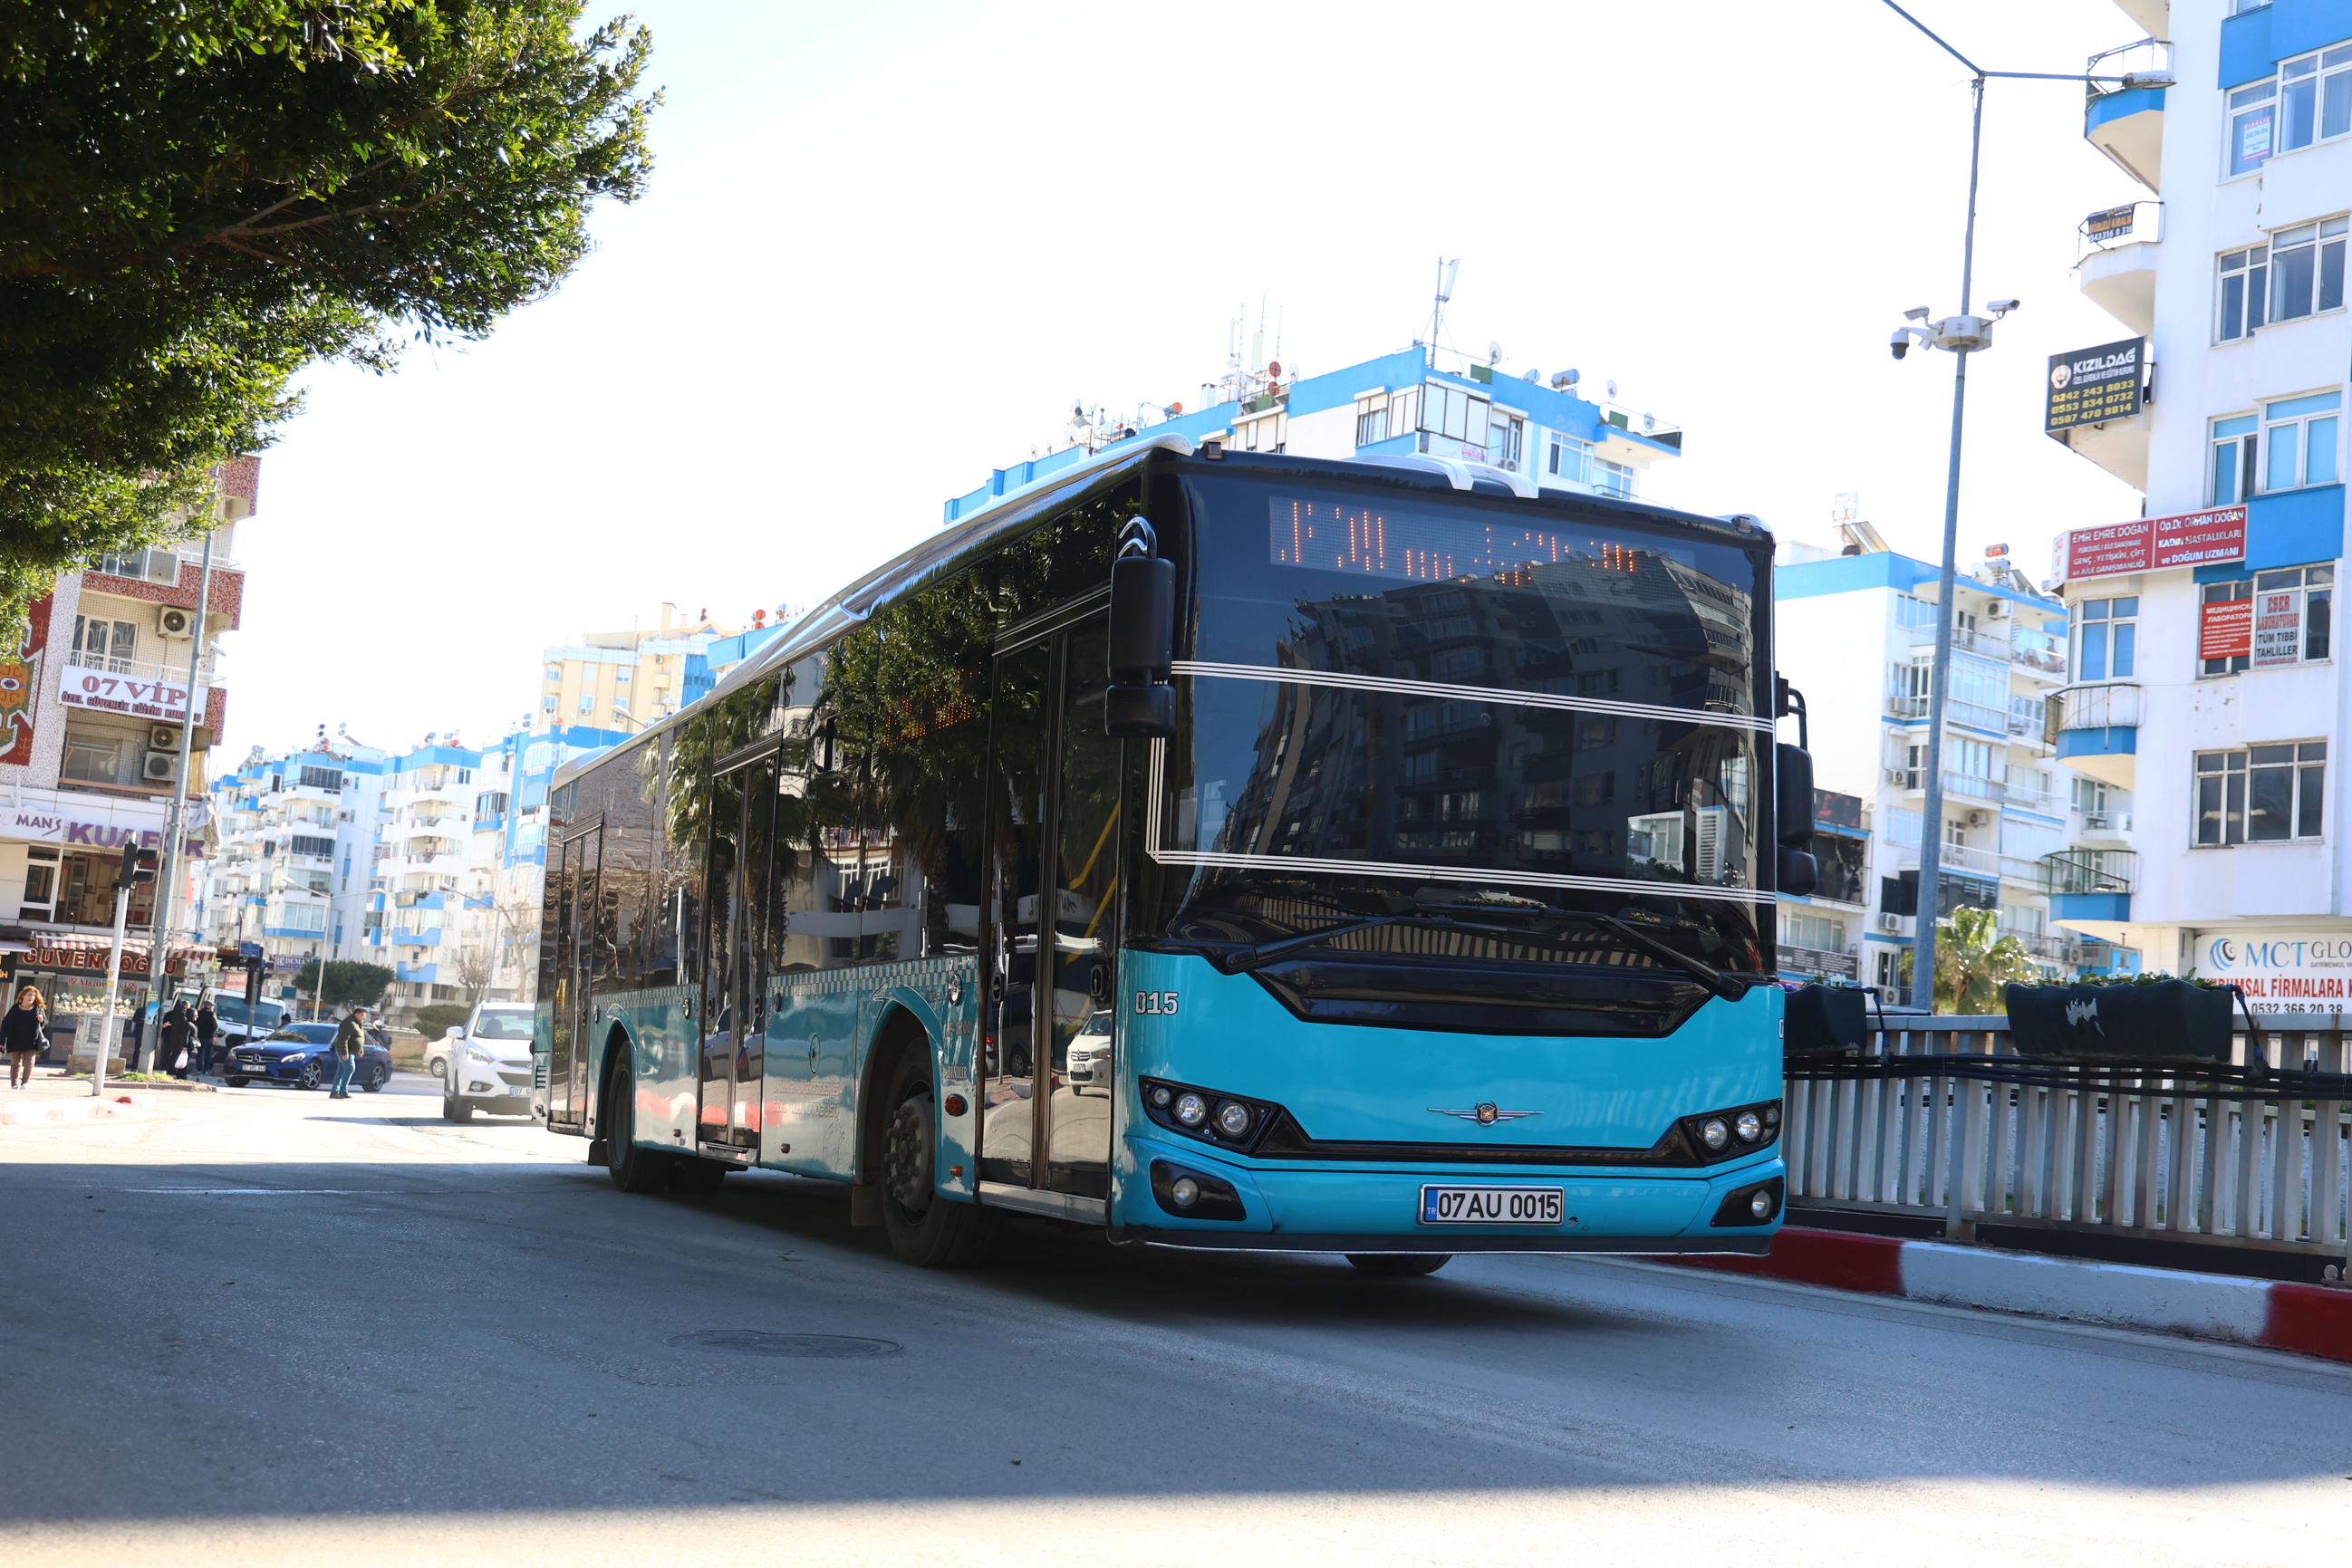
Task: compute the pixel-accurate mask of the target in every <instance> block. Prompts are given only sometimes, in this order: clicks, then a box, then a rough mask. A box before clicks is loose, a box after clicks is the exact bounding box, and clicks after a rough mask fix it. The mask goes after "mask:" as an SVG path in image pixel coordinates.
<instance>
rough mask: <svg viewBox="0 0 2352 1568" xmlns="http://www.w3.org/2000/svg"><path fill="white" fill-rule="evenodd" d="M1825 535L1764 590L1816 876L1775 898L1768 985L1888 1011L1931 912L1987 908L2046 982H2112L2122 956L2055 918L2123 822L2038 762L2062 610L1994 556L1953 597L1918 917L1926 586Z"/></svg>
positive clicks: (2117, 849)
mask: <svg viewBox="0 0 2352 1568" xmlns="http://www.w3.org/2000/svg"><path fill="white" fill-rule="evenodd" d="M1839 531H1840V535H1841V538H1840V542H1839V544H1838V545H1837V546H1836V547H1835V548H1830V547H1824V546H1817V545H1809V544H1803V543H1799V542H1795V541H1789V540H1784V541H1783V542H1782V543H1781V545H1780V549H1779V554H1778V559H1777V560H1776V562H1775V570H1774V573H1773V579H1774V588H1773V597H1774V601H1775V603H1776V605H1777V607H1778V615H1777V634H1778V638H1779V646H1778V648H1777V650H1776V656H1777V658H1778V661H1779V664H1780V673H1781V674H1783V675H1785V676H1786V677H1787V678H1788V681H1789V684H1790V685H1792V686H1794V687H1796V688H1797V689H1798V690H1800V691H1801V692H1802V693H1803V694H1804V696H1805V700H1806V707H1807V710H1808V713H1809V721H1810V730H1811V734H1810V737H1809V738H1810V740H1811V748H1812V755H1813V781H1814V785H1815V787H1816V810H1815V817H1816V821H1815V826H1814V840H1813V853H1814V858H1815V859H1816V861H1817V862H1819V864H1820V866H1821V872H1822V877H1821V885H1820V886H1819V887H1818V888H1817V889H1816V891H1815V892H1814V893H1813V894H1812V896H1811V897H1810V898H1795V897H1791V896H1790V895H1788V894H1781V895H1780V964H1781V967H1782V969H1783V970H1784V971H1786V972H1791V973H1796V974H1810V975H1816V976H1821V977H1826V978H1843V979H1858V980H1860V981H1861V982H1862V983H1864V984H1865V985H1869V986H1872V987H1874V988H1877V989H1878V990H1879V992H1880V994H1881V996H1882V998H1884V999H1885V1000H1886V1001H1889V1002H1897V1001H1902V1000H1906V999H1907V997H1908V986H1907V983H1906V981H1905V980H1904V979H1903V977H1902V975H1903V964H1904V955H1905V954H1906V952H1908V951H1909V949H1910V947H1911V945H1912V941H1913V939H1914V937H1915V936H1916V932H1917V923H1918V916H1919V915H1920V914H1921V912H1922V909H1923V904H1925V903H1932V904H1933V906H1934V908H1935V910H1936V911H1937V914H1938V915H1940V916H1948V915H1950V914H1951V913H1952V912H1953V911H1954V910H1956V909H1960V908H1974V909H1987V910H1994V911H1997V912H1998V913H1999V915H2000V930H2001V932H2002V933H2003V934H2004V935H2007V936H2015V937H2016V938H2018V940H2019V941H2020V943H2021V945H2022V946H2024V947H2025V949H2026V951H2027V952H2028V954H2029V955H2030V956H2032V959H2033V961H2034V963H2035V965H2036V967H2039V968H2040V969H2041V970H2042V973H2043V974H2044V975H2045V976H2046V977H2057V976H2061V975H2076V974H2085V973H2113V972H2128V971H2130V970H2131V969H2132V968H2133V967H2135V965H2136V964H2137V956H2136V955H2135V954H2132V953H2130V952H2128V951H2124V950H2119V949H2117V948H2116V946H2114V945H2113V944H2111V943H2108V942H2104V941H2099V940H2095V939H2092V938H2090V937H2088V936H2086V935H2085V934H2084V933H2082V932H2079V931H2074V930H2069V929H2067V928H2066V926H2065V924H2064V922H2063V920H2061V919H2060V918H2059V917H2058V915H2057V914H2056V912H2055V911H2056V907H2057V906H2058V905H2060V904H2063V897H2062V896H2060V895H2062V894H2063V891H2064V890H2065V889H2066V888H2068V887H2069V886H2071V885H2072V884H2073V882H2074V881H2075V880H2079V879H2080V877H2081V875H2082V874H2083V873H2082V870H2081V868H2082V867H2084V866H2085V865H2089V866H2097V865H2100V864H2102V863H2103V862H2104V860H2105V857H2107V856H2109V855H2113V854H2120V853H2122V852H2124V850H2125V841H2124V839H2123V837H2122V830H2123V829H2124V827H2125V826H2126V825H2127V824H2128V822H2129V821H2130V814H2131V810H2132V807H2131V798H2130V794H2129V791H2128V790H2126V789H2109V788H2108V787H2107V786H2105V785H2103V784H2099V783H2097V782H2096V781H2086V780H2085V779H2082V778H2080V777H2078V776H2077V775H2076V774H2075V773H2074V771H2073V770H2072V769H2071V768H2068V767H2066V766H2065V765H2064V764H2063V762H2061V761H2060V760H2059V759H2058V758H2057V745H2056V741H2057V735H2056V731H2055V729H2054V727H2053V722H2052V710H2051V699H2052V697H2053V695H2055V694H2056V693H2057V692H2058V691H2060V690H2061V689H2062V688H2063V686H2064V685H2065V684H2066V678H2067V672H2068V664H2067V659H2068V648H2067V635H2066V634H2067V623H2066V611H2065V606H2064V605H2063V604H2062V603H2061V602H2060V601H2058V599H2057V598H2056V597H2055V596H2053V595H2052V594H2049V593H2047V592H2044V591H2042V590H2041V589H2038V588H2036V587H2035V586H2034V585H2033V583H2032V581H2031V580H2029V579H2027V577H2026V576H2025V574H2024V573H2023V572H2021V571H2020V570H2017V569H2015V568H2014V567H2012V566H2011V565H2010V564H2009V562H2008V559H2007V557H2006V555H2005V554H2004V555H2001V556H1998V557H1992V558H1989V559H1987V560H1985V561H1984V562H1983V563H1982V564H1980V565H1979V566H1978V567H1977V568H1976V570H1973V571H1971V572H1966V573H1963V574H1961V576H1960V577H1959V578H1958V581H1957V583H1956V584H1955V591H1954V600H1953V623H1952V624H1953V630H1952V655H1951V673H1950V679H1949V682H1948V685H1947V687H1946V691H1945V697H1946V701H1945V709H1944V726H1945V733H1944V748H1943V765H1944V799H1943V821H1941V822H1939V823H1936V824H1933V825H1932V831H1935V832H1936V834H1937V839H1938V841H1939V842H1940V843H1941V845H1942V849H1941V851H1940V853H1939V855H1938V862H1939V863H1938V873H1937V883H1938V887H1937V894H1936V895H1935V897H1934V898H1933V899H1932V900H1930V901H1923V900H1922V898H1921V896H1920V887H1919V872H1920V856H1919V849H1920V843H1921V841H1922V839H1923V837H1924V836H1925V834H1926V833H1927V832H1928V831H1931V825H1930V824H1928V823H1927V821H1926V820H1925V811H1926V807H1927V788H1926V786H1927V774H1926V768H1925V766H1924V764H1925V758H1926V755H1927V708H1928V698H1929V695H1930V694H1931V692H1932V690H1933V681H1932V679H1931V676H1932V671H1933V664H1934V659H1935V651H1936V608H1937V592H1938V584H1937V576H1938V573H1937V568H1936V567H1935V566H1934V565H1933V564H1931V563H1929V562H1927V561H1923V560H1915V559H1911V558H1910V557H1908V556H1904V555H1898V554H1896V553H1895V552H1893V551H1891V550H1889V549H1887V548H1886V546H1885V541H1884V540H1883V539H1881V538H1879V536H1878V534H1877V531H1876V530H1875V529H1874V528H1871V527H1870V525H1868V524H1867V523H1851V524H1844V525H1841V526H1840V530H1839Z"/></svg>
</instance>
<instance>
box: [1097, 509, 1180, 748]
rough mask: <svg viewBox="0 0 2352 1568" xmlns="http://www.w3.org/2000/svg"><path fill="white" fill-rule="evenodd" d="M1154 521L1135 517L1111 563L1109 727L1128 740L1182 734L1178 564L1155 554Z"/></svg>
mask: <svg viewBox="0 0 2352 1568" xmlns="http://www.w3.org/2000/svg"><path fill="white" fill-rule="evenodd" d="M1157 543H1158V541H1157V540H1156V539H1154V538H1152V536H1151V532H1150V524H1148V523H1145V522H1144V521H1143V519H1141V518H1140V517H1138V518H1135V519H1133V520H1131V521H1130V522H1129V524H1128V526H1127V528H1126V530H1125V531H1124V532H1123V534H1122V536H1121V538H1120V542H1119V551H1120V553H1119V556H1118V559H1116V560H1114V561H1112V562H1111V568H1110V637H1109V643H1110V659H1109V664H1110V668H1109V672H1108V673H1109V675H1110V680H1111V684H1110V686H1109V687H1108V690H1106V691H1105V692H1104V693H1103V731H1104V733H1105V734H1107V735H1111V736H1115V737H1118V738H1119V739H1122V740H1158V739H1164V738H1165V737H1169V736H1171V735H1173V734H1175V733H1176V688H1175V687H1173V686H1171V685H1169V684H1168V681H1169V678H1170V674H1171V664H1173V663H1174V661H1175V657H1176V563H1175V562H1174V561H1171V560H1161V559H1158V558H1157V557H1155V556H1154V555H1153V554H1152V550H1153V549H1154V548H1155V547H1156V545H1157Z"/></svg>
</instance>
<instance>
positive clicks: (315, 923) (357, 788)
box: [198, 747, 386, 999]
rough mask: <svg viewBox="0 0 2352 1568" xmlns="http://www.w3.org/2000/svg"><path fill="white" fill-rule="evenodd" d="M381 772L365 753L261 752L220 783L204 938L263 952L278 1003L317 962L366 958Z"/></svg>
mask: <svg viewBox="0 0 2352 1568" xmlns="http://www.w3.org/2000/svg"><path fill="white" fill-rule="evenodd" d="M385 768H386V759H385V758H384V756H383V753H382V752H378V751H373V750H370V749H369V748H367V747H339V748H335V749H329V748H327V747H312V748H310V749H308V750H301V751H294V752H289V753H285V754H283V755H279V756H274V757H273V756H270V755H268V753H266V752H264V751H263V750H262V749H261V748H260V747H254V748H253V750H252V751H251V752H250V753H249V754H248V755H247V758H246V759H245V761H244V762H243V763H241V764H239V765H238V766H237V767H236V768H235V769H234V770H232V771H230V772H227V773H224V774H222V775H220V776H219V777H218V778H216V779H214V780H213V788H212V828H211V831H210V834H209V843H208V846H207V847H208V857H207V859H206V860H205V862H203V865H202V866H201V868H200V871H199V879H200V883H201V887H202V892H201V895H200V903H199V908H198V920H199V927H200V929H201V931H202V933H203V937H204V940H205V944H206V945H207V946H212V947H215V948H217V949H224V950H226V949H229V948H239V949H247V945H248V944H250V945H253V946H258V947H259V948H260V949H261V953H262V955H263V956H264V957H265V958H266V959H267V960H268V977H269V978H268V982H267V983H268V988H269V989H270V990H271V991H272V992H274V993H275V994H277V995H278V997H279V998H280V999H285V998H287V995H288V992H289V990H290V988H292V987H293V986H294V982H295V977H296V976H297V975H299V973H300V971H301V969H302V967H303V966H305V965H306V964H308V963H310V961H311V960H312V959H320V960H325V961H332V960H335V959H339V958H340V959H349V958H361V957H362V956H364V953H363V949H364V947H365V945H366V943H365V933H366V930H367V911H368V909H369V908H370V904H371V893H370V883H371V880H372V878H373V869H372V867H373V859H374V846H375V841H376V831H377V824H378V820H379V815H380V812H381V810H382V796H383V783H384V776H385ZM247 950H249V949H247Z"/></svg>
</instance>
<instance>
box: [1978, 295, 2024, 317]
mask: <svg viewBox="0 0 2352 1568" xmlns="http://www.w3.org/2000/svg"><path fill="white" fill-rule="evenodd" d="M2018 304H2019V302H2018V301H2017V300H2014V299H1995V300H1993V301H1992V302H1991V303H1990V304H1988V305H1987V306H1986V307H1985V308H1986V309H1988V310H1990V311H1991V312H1992V313H1993V314H1994V315H1996V316H2006V315H2008V314H2009V313H2010V312H2011V311H2012V310H2014V309H2016V308H2017V307H2018Z"/></svg>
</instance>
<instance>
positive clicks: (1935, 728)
mask: <svg viewBox="0 0 2352 1568" xmlns="http://www.w3.org/2000/svg"><path fill="white" fill-rule="evenodd" d="M1886 7H1887V9H1888V10H1890V11H1893V12H1894V13H1895V15H1896V16H1900V17H1902V18H1903V19H1904V20H1905V21H1906V22H1908V23H1910V24H1911V25H1912V26H1914V27H1916V28H1918V29H1919V31H1920V32H1922V33H1925V34H1927V37H1929V38H1930V39H1932V40H1933V41H1934V42H1935V44H1936V46H1937V47H1938V48H1940V49H1942V50H1943V51H1944V52H1945V53H1946V54H1948V55H1950V56H1951V57H1953V58H1954V59H1956V60H1958V61H1959V62H1960V64H1962V65H1964V66H1966V67H1968V68H1969V99H1970V106H1969V206H1968V224H1967V227H1966V229H1965V230H1964V232H1963V235H1962V237H1961V240H1960V312H1959V314H1958V315H1957V316H1948V317H1945V318H1944V319H1941V320H1937V321H1933V322H1928V323H1927V325H1925V326H1921V325H1916V323H1919V322H1923V321H1927V315H1928V312H1927V310H1926V309H1925V308H1920V309H1914V310H1908V311H1906V312H1905V313H1904V315H1905V318H1906V320H1908V321H1910V322H1913V323H1915V324H1914V325H1911V326H1906V327H1898V328H1896V329H1895V335H1894V338H1893V339H1892V340H1890V343H1889V347H1890V348H1892V349H1893V350H1894V352H1895V358H1896V359H1898V360H1899V359H1901V358H1903V356H1904V353H1905V352H1906V350H1908V349H1909V348H1910V346H1911V342H1912V340H1914V339H1916V340H1918V341H1919V342H1920V343H1921V344H1923V345H1924V346H1926V347H1928V348H1936V349H1944V350H1949V351H1950V353H1951V355H1952V359H1953V369H1952V438H1951V450H1950V455H1949V456H1948V459H1947V461H1946V465H1945V472H1944V551H1943V559H1942V560H1941V562H1940V563H1939V565H1938V568H1937V595H1936V656H1935V662H1934V664H1932V665H1930V666H1929V670H1928V676H1927V680H1928V685H1927V756H1926V757H1925V758H1922V762H1923V764H1924V766H1925V769H1926V772H1927V780H1926V784H1925V786H1924V788H1925V789H1926V791H1927V800H1925V801H1924V802H1923V803H1922V811H1921V816H1920V821H1919V893H1918V903H1917V904H1916V906H1915V915H1914V919H1913V921H1912V929H1913V931H1914V933H1915V935H1914V937H1913V940H1912V945H1911V1005H1912V1007H1913V1008H1915V1009H1917V1010H1918V1011H1920V1012H1929V1013H1931V1012H1934V1011H1935V1010H1936V920H1937V915H1940V914H1941V913H1942V911H1943V902H1944V901H1943V886H1942V882H1943V847H1944V844H1943V841H1944V702H1945V695H1946V688H1947V687H1948V685H1950V682H1951V670H1952V597H1953V588H1954V584H1955V582H1956V580H1957V579H1958V576H1959V570H1958V553H1959V529H1960V434H1961V429H1962V420H1963V415H1964V414H1965V413H1966V410H1967V407H1968V396H1969V355H1970V354H1972V353H1975V352H1977V351H1978V350H1983V349H1988V348H1990V347H1991V346H1992V325H1993V321H1995V320H1998V319H2000V318H2002V317H2004V316H2006V315H2008V314H2009V313H2010V312H2011V310H2014V309H2016V308H2017V301H2016V300H2014V299H1996V300H1994V301H1993V302H1992V303H1991V305H1990V307H1988V308H1990V310H1991V311H1992V313H1993V314H1992V317H1991V318H1990V319H1987V318H1985V317H1982V316H1972V315H1970V314H1969V300H1970V298H1971V297H1972V290H1973V288H1974V287H1975V282H1976V250H1977V176H1978V173H1979V170H1980V169H1981V167H1982V164H1983V152H1984V89H1985V82H1986V81H1987V79H1989V78H1993V77H2003V78H2011V79H2016V80H2024V81H2074V82H2102V81H2112V82H2118V83H2120V84H2122V85H2123V86H2125V87H2126V88H2131V87H2169V86H2170V85H2172V76H2171V73H2169V72H2168V71H2137V72H2133V73H2130V74H2127V75H2125V76H2121V77H2104V76H2092V75H2090V74H2089V73H2088V72H2087V71H2071V72H2063V73H2062V72H2053V71H1989V70H1986V69H1985V68H1983V67H1981V66H1979V65H1978V64H1977V63H1976V62H1975V61H1974V60H1972V59H1970V58H1969V57H1968V56H1966V55H1964V54H1962V53H1960V51H1959V50H1958V49H1956V48H1954V47H1952V46H1951V45H1949V44H1948V43H1946V42H1945V41H1944V40H1943V39H1942V38H1940V37H1937V36H1936V34H1935V32H1934V31H1933V30H1932V29H1930V28H1929V27H1928V26H1927V25H1926V24H1924V23H1922V22H1921V21H1920V20H1919V18H1918V17H1916V16H1913V15H1911V13H1910V12H1908V11H1906V10H1905V9H1904V8H1903V7H1902V6H1900V5H1896V4H1895V0H1886Z"/></svg>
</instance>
